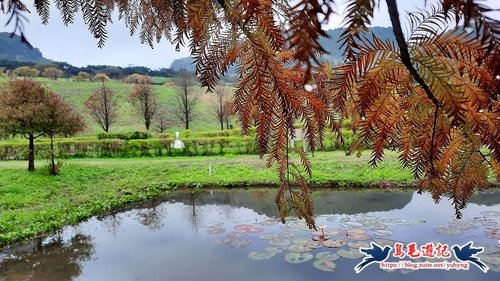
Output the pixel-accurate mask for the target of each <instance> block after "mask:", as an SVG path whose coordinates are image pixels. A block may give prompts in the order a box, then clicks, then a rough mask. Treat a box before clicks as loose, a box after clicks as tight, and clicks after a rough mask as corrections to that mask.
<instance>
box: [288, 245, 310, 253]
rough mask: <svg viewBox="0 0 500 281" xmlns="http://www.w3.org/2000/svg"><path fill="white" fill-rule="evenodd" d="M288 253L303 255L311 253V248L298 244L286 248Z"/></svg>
mask: <svg viewBox="0 0 500 281" xmlns="http://www.w3.org/2000/svg"><path fill="white" fill-rule="evenodd" d="M288 251H290V252H295V253H305V252H310V251H312V248H309V247H306V246H303V245H300V244H292V245H290V246H288Z"/></svg>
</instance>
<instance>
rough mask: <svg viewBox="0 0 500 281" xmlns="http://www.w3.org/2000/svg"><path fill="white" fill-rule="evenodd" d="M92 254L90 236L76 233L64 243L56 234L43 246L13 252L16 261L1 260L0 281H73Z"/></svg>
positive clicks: (37, 245) (92, 246)
mask: <svg viewBox="0 0 500 281" xmlns="http://www.w3.org/2000/svg"><path fill="white" fill-rule="evenodd" d="M93 254H94V245H93V243H92V238H91V237H90V236H88V235H82V234H76V235H75V236H73V237H72V238H71V239H70V240H69V241H66V242H64V241H63V239H62V238H61V236H59V235H56V236H54V237H53V238H52V239H51V240H50V241H49V242H48V243H47V244H44V245H41V243H37V244H33V246H32V247H31V248H30V249H28V250H23V251H22V252H19V253H15V256H16V259H9V260H6V261H4V262H3V263H2V264H1V266H0V280H2V281H18V280H27V281H49V280H50V281H52V280H73V279H75V278H76V277H78V276H79V275H80V274H81V273H82V268H81V266H82V264H83V263H84V262H85V261H88V260H89V259H90V258H91V257H92V255H93Z"/></svg>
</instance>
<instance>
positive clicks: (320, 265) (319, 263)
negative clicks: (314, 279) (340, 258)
mask: <svg viewBox="0 0 500 281" xmlns="http://www.w3.org/2000/svg"><path fill="white" fill-rule="evenodd" d="M313 266H314V267H316V268H317V269H319V270H322V271H334V270H335V267H336V265H335V263H334V262H333V261H330V260H323V259H320V260H315V261H314V262H313Z"/></svg>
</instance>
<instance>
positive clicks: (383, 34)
mask: <svg viewBox="0 0 500 281" xmlns="http://www.w3.org/2000/svg"><path fill="white" fill-rule="evenodd" d="M344 30H345V29H344V28H336V29H329V30H328V31H327V34H328V36H329V38H321V39H320V43H321V46H323V48H325V50H326V51H327V52H328V54H325V55H323V57H322V60H326V61H329V62H331V63H340V62H342V61H343V60H344V59H343V53H344V48H341V44H340V43H339V42H338V41H339V38H340V35H341V34H342V32H344ZM372 32H373V33H374V34H375V35H377V36H378V37H379V38H381V39H382V40H386V39H388V40H391V41H394V42H395V41H396V39H395V38H394V34H393V33H392V28H390V27H379V26H375V27H371V28H369V31H368V34H365V35H367V36H368V37H370V36H371V35H370V34H371V33H372ZM192 62H193V60H192V59H191V58H190V57H186V58H181V59H176V60H174V61H173V62H172V64H171V65H170V68H171V69H173V70H174V71H179V70H182V69H186V70H187V71H194V70H195V65H194V64H193V63H192ZM228 73H229V75H232V74H233V75H234V74H236V67H234V66H233V67H232V68H231V69H230V70H229V71H228Z"/></svg>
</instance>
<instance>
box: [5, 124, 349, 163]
mask: <svg viewBox="0 0 500 281" xmlns="http://www.w3.org/2000/svg"><path fill="white" fill-rule="evenodd" d="M232 133H235V132H232ZM354 138H355V136H353V134H352V132H351V131H347V130H346V131H344V140H345V142H344V145H341V144H340V142H339V140H338V139H337V137H336V135H334V134H331V133H327V134H325V136H324V139H323V145H322V146H320V147H318V150H323V151H329V150H338V149H343V150H347V149H348V148H349V146H350V145H351V143H352V141H353V139H354ZM181 139H182V141H183V143H184V145H185V148H184V149H173V148H172V144H173V142H174V140H175V138H172V137H170V138H155V139H131V140H126V139H95V138H67V139H58V140H56V142H55V148H56V155H57V157H60V158H71V157H90V158H91V157H96V158H100V157H137V156H201V155H223V154H256V153H257V143H256V141H255V137H241V136H240V137H232V136H229V137H204V138H202V137H196V138H181ZM295 145H296V146H298V147H301V146H302V142H296V144H295ZM35 150H36V154H37V157H38V158H47V156H48V155H49V141H48V140H47V139H41V140H37V141H35ZM27 155H28V142H27V140H26V141H19V140H15V141H3V142H0V160H25V159H27Z"/></svg>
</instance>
